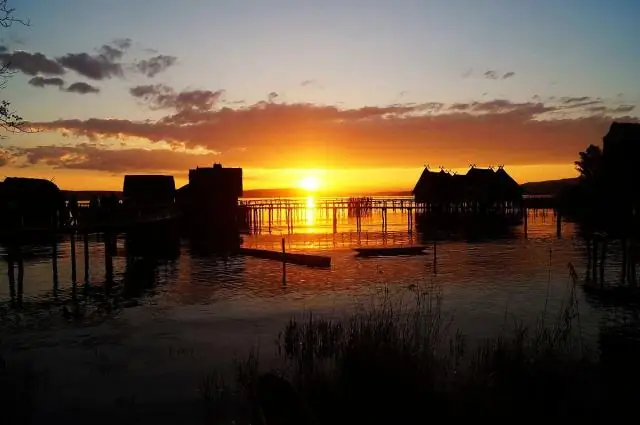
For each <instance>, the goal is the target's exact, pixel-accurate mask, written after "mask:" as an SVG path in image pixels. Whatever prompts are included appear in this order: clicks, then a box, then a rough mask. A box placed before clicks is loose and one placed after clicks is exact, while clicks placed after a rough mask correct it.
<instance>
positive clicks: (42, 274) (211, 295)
mask: <svg viewBox="0 0 640 425" xmlns="http://www.w3.org/2000/svg"><path fill="white" fill-rule="evenodd" d="M285 215H286V213H284V212H275V213H274V217H279V216H285ZM337 220H338V221H339V227H338V232H336V233H333V231H332V226H331V225H329V226H328V227H327V222H329V223H331V222H332V221H333V211H332V209H325V208H318V203H317V199H316V198H314V197H308V198H306V209H305V211H304V215H301V216H299V217H297V218H296V223H295V227H294V229H295V231H294V232H293V233H287V230H286V228H280V229H279V231H278V230H274V231H273V232H272V234H254V235H248V236H243V238H244V241H243V242H242V243H243V244H244V245H245V246H250V247H260V248H266V249H274V250H280V244H281V240H282V238H284V239H285V243H286V248H287V250H288V251H300V250H306V251H310V252H325V253H326V252H329V254H328V255H331V256H332V259H333V261H332V268H331V270H316V269H307V268H304V267H298V266H290V267H288V268H287V270H286V273H287V276H286V281H287V285H286V287H285V286H283V285H282V282H283V269H282V266H281V264H280V263H277V262H272V261H268V260H259V259H252V258H245V257H242V256H238V255H234V254H233V250H232V249H229V248H228V247H229V244H228V243H226V242H225V243H221V241H220V239H219V238H216V237H215V235H207V234H204V233H203V234H200V235H197V236H198V237H192V238H189V239H181V238H180V237H179V236H178V235H176V234H171V235H158V234H141V235H129V236H124V235H120V236H119V237H118V238H117V240H116V241H115V245H116V246H115V254H114V255H113V257H112V269H113V270H112V273H111V274H112V279H106V278H105V276H107V275H108V273H107V270H106V263H105V255H106V252H105V249H106V244H105V241H104V239H103V238H101V237H99V236H91V237H90V238H89V239H87V241H86V244H85V243H84V241H82V242H80V241H78V243H77V246H76V248H75V255H76V257H77V267H78V269H79V270H83V269H84V270H85V274H86V276H84V279H83V281H84V283H82V282H81V284H80V286H78V285H79V284H78V282H75V281H74V279H73V270H72V261H71V258H72V249H71V244H70V240H69V238H65V239H61V240H59V241H58V242H57V243H56V244H55V245H54V246H55V249H53V248H52V246H51V245H44V246H33V247H30V248H29V250H28V255H24V256H23V261H24V279H23V284H22V285H19V279H17V273H18V267H17V264H16V263H15V262H14V267H13V268H11V267H9V262H8V261H7V260H8V259H9V257H10V256H9V254H10V251H9V250H8V248H7V247H3V248H2V251H0V253H1V254H2V255H3V257H4V259H5V261H4V262H2V263H1V265H0V276H2V281H1V282H2V284H1V285H0V303H2V304H0V305H2V306H3V307H2V308H5V307H6V306H12V305H17V304H18V302H19V301H22V302H23V304H24V307H25V308H26V309H31V310H33V309H39V308H41V309H54V310H55V309H59V308H60V305H62V304H64V303H66V302H68V301H69V300H73V301H75V300H77V301H78V302H83V303H85V304H86V305H88V306H89V307H91V306H96V308H97V306H101V307H100V308H101V309H103V310H105V311H106V309H111V311H119V309H120V307H122V306H123V305H124V306H138V305H141V306H140V307H139V308H140V311H141V313H140V314H143V315H145V314H148V313H146V312H147V310H146V309H145V308H146V307H144V306H145V305H162V306H165V307H166V308H167V309H168V311H174V310H175V311H180V308H181V307H188V306H195V305H200V306H203V305H204V306H212V307H210V308H211V309H215V311H216V312H218V313H219V312H224V314H226V315H229V316H232V317H234V318H239V319H242V320H249V317H252V316H253V315H258V316H261V317H272V315H274V314H276V313H277V314H280V313H282V314H285V313H286V314H287V315H288V314H296V313H299V312H300V311H305V310H308V309H314V310H315V309H317V310H320V311H323V310H324V311H328V310H330V311H342V312H346V311H350V309H352V308H353V307H354V305H357V304H358V303H360V302H363V300H365V299H367V298H368V297H371V296H372V294H375V293H377V291H378V290H379V289H380V288H383V287H386V288H392V289H393V290H395V291H397V292H398V293H405V292H406V291H407V288H410V287H412V285H415V284H416V283H419V284H420V283H429V284H432V285H436V286H438V288H440V289H439V290H441V291H442V294H443V299H444V300H445V303H444V306H445V307H446V308H447V311H449V312H451V313H454V314H455V315H456V320H457V322H456V323H458V324H460V325H461V326H462V327H465V328H470V329H471V330H472V331H473V332H475V333H478V334H485V333H487V332H491V329H493V330H495V329H499V328H501V326H502V325H503V324H504V317H505V310H508V311H511V312H514V313H515V314H518V315H519V316H522V317H525V318H529V319H531V320H533V319H534V318H535V317H536V316H537V315H538V314H539V312H540V310H541V307H542V306H544V305H545V304H548V305H550V306H556V307H559V306H560V305H561V303H562V300H563V297H565V296H566V289H567V285H568V283H569V273H568V269H567V264H569V263H571V264H573V265H574V267H575V270H576V272H577V273H578V275H579V277H580V281H581V282H582V281H583V280H585V278H586V276H587V272H588V271H589V270H590V267H589V265H588V258H589V257H588V255H587V254H586V252H587V249H586V247H585V242H584V241H583V239H581V238H580V237H578V236H577V228H576V226H575V225H573V224H572V223H565V224H564V226H563V227H562V232H563V238H562V239H558V238H557V235H556V229H557V226H556V222H555V217H554V215H553V213H552V212H546V213H539V214H531V215H530V216H529V217H528V224H527V226H528V227H527V235H528V238H525V237H524V234H525V231H524V230H525V229H524V223H523V222H522V220H521V219H518V218H509V219H497V218H495V217H494V218H484V219H478V218H468V219H466V220H457V221H453V220H450V219H447V218H446V217H439V216H434V215H417V216H416V217H415V220H414V224H413V226H414V227H407V225H408V219H407V211H406V210H405V209H401V208H398V209H397V210H393V209H391V208H390V209H389V211H388V215H387V217H386V221H387V226H388V230H386V231H383V230H382V227H381V223H380V217H379V216H378V215H376V213H372V215H371V216H370V217H366V218H364V219H363V223H362V231H361V232H355V231H354V229H355V227H356V226H355V223H354V222H353V221H352V219H350V218H349V217H348V214H347V213H346V212H343V214H341V215H339V216H338V217H337ZM274 229H278V227H277V225H276V226H274ZM416 232H417V233H416ZM414 238H415V239H414ZM415 241H420V242H422V243H425V244H428V245H429V247H431V246H432V243H433V241H436V243H437V268H436V263H435V261H434V260H435V256H434V255H426V256H423V257H402V258H386V259H368V260H362V259H356V258H355V255H354V253H353V252H352V251H351V248H353V247H356V246H363V245H407V244H412V243H414V242H415ZM233 244H234V245H236V246H237V245H239V244H240V241H239V240H238V239H236V240H235V241H233ZM430 249H431V248H430ZM26 253H27V251H26V250H25V254H26ZM428 253H429V254H433V252H432V251H429V252H428ZM53 258H55V259H56V261H55V262H54V261H53ZM53 264H57V266H56V267H57V270H56V272H55V276H57V281H58V282H57V283H54V282H55V279H54V273H52V269H53ZM619 264H620V254H619V252H618V251H616V249H615V248H612V249H611V258H610V259H609V260H608V262H607V267H606V270H605V275H606V278H607V279H608V280H611V281H613V280H616V279H619V276H618V273H619ZM12 270H13V272H12ZM12 273H13V274H12ZM585 289H588V288H585ZM611 294H612V295H611V297H609V298H612V297H613V295H615V294H613V293H611ZM609 298H607V297H603V296H602V294H601V293H598V294H595V295H594V294H593V293H591V292H589V291H588V290H585V291H583V292H581V293H580V305H581V308H583V309H584V311H581V315H582V316H581V319H582V321H583V326H585V327H586V328H587V332H586V333H587V334H588V333H589V332H591V333H592V334H593V335H596V334H597V332H598V330H599V329H600V328H601V320H604V319H602V317H603V316H602V314H601V313H602V312H603V311H607V310H606V309H608V308H610V306H613V305H614V304H615V303H614V302H612V301H611V300H610V299H609ZM618 298H624V299H629V297H628V296H627V294H621V295H620V296H619V297H618ZM131 300H136V301H135V302H132V301H131ZM107 302H108V304H109V307H105V305H106V304H105V303H107ZM114 306H115V307H114ZM213 306H215V307H213ZM208 308H209V307H207V309H208ZM549 308H551V307H549ZM616 308H617V307H616ZM101 311H102V310H101ZM212 311H213V310H212ZM54 313H55V311H54ZM55 314H57V313H55ZM101 317H103V318H106V317H109V314H105V315H103V316H101ZM607 320H608V319H607ZM274 331H275V332H277V330H274Z"/></svg>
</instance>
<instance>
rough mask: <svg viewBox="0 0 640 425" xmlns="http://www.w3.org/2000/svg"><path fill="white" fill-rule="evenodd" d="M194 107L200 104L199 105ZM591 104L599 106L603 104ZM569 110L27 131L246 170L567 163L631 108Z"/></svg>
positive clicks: (236, 112) (278, 107)
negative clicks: (180, 149)
mask: <svg viewBox="0 0 640 425" xmlns="http://www.w3.org/2000/svg"><path fill="white" fill-rule="evenodd" d="M188 100H189V99H186V101H187V102H188ZM193 100H194V101H195V102H196V103H197V104H198V105H200V104H201V103H200V102H199V101H200V100H201V99H200V98H194V99H193ZM595 102H596V103H598V104H599V105H604V102H603V101H601V100H599V99H598V100H595ZM569 103H570V104H569V105H566V104H563V102H562V101H561V102H558V103H556V104H551V103H542V102H525V103H514V102H511V101H508V100H502V99H495V100H490V101H485V102H471V103H468V104H454V105H443V104H441V103H435V102H434V103H428V104H420V105H412V104H405V105H390V106H370V107H363V108H359V109H340V108H338V107H335V106H325V105H314V104H302V103H300V104H284V103H271V102H259V103H257V104H255V105H252V106H249V107H245V108H228V107H224V108H219V109H213V107H214V105H213V103H212V104H211V107H210V109H207V108H205V107H200V106H198V105H196V107H191V108H190V107H187V106H185V107H183V108H181V109H180V110H178V111H177V112H176V113H175V114H173V115H168V116H166V117H164V118H162V119H160V120H158V121H156V122H148V121H145V122H136V121H130V120H126V119H100V118H92V119H88V120H77V119H71V120H58V121H52V122H40V123H33V124H32V126H33V127H34V128H38V129H40V130H46V131H61V132H64V133H67V134H71V135H76V136H81V137H87V138H89V139H94V140H95V139H100V138H117V139H127V138H130V137H135V138H141V139H145V140H147V141H149V142H152V143H156V142H167V143H169V144H171V145H173V146H185V147H187V148H196V147H204V148H206V149H210V150H212V151H216V152H220V155H219V156H217V157H216V159H217V160H219V161H222V162H223V163H233V164H236V165H242V166H247V167H250V166H253V167H275V168H278V167H292V166H298V167H316V168H327V167H336V168H353V167H356V168H357V167H415V166H420V165H422V164H423V163H430V164H432V165H435V164H438V165H440V164H442V165H445V166H447V167H449V168H456V167H465V166H467V165H468V164H469V163H471V162H474V163H478V164H510V165H528V164H557V163H572V162H573V161H574V160H575V158H576V155H577V152H578V151H580V150H582V149H584V147H585V146H587V145H589V144H590V143H596V144H597V143H599V142H600V140H601V138H602V136H603V135H604V134H605V132H606V130H607V128H608V126H609V125H610V123H611V121H612V119H614V118H616V113H618V115H619V113H623V112H629V111H630V108H629V107H626V108H625V107H622V108H621V107H620V106H619V105H618V106H616V105H613V106H607V107H605V108H598V109H591V110H588V109H587V108H586V106H585V107H584V108H582V109H581V108H576V107H575V103H576V102H569ZM589 105H593V103H591V102H590V103H589ZM616 119H623V120H626V121H637V119H636V118H632V117H619V116H617V118H616ZM95 154H96V155H97V154H98V152H96V153H95ZM170 154H171V152H169V151H168V152H167V153H166V155H170ZM108 155H114V154H112V153H109V154H108Z"/></svg>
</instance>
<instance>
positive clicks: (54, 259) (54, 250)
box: [51, 234, 58, 296]
mask: <svg viewBox="0 0 640 425" xmlns="http://www.w3.org/2000/svg"><path fill="white" fill-rule="evenodd" d="M51 268H52V269H53V294H54V296H57V295H58V241H57V240H56V237H55V234H54V236H53V244H52V245H51Z"/></svg>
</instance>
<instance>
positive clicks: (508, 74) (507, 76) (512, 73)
mask: <svg viewBox="0 0 640 425" xmlns="http://www.w3.org/2000/svg"><path fill="white" fill-rule="evenodd" d="M515 75H516V73H515V72H513V71H509V72H505V73H504V75H502V79H503V80H506V79H507V78H511V77H515Z"/></svg>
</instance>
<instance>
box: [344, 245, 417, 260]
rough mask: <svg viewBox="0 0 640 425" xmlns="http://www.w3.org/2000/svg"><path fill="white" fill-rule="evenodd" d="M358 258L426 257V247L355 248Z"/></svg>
mask: <svg viewBox="0 0 640 425" xmlns="http://www.w3.org/2000/svg"><path fill="white" fill-rule="evenodd" d="M353 250H354V251H356V252H357V253H358V254H357V255H358V257H391V256H398V255H425V254H426V252H425V250H426V247H424V246H375V247H366V248H354V249H353Z"/></svg>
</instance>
